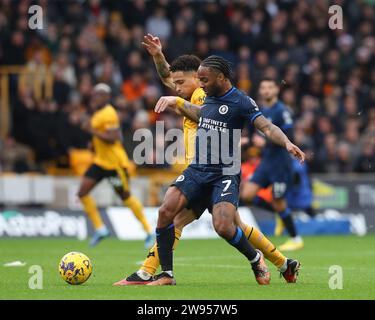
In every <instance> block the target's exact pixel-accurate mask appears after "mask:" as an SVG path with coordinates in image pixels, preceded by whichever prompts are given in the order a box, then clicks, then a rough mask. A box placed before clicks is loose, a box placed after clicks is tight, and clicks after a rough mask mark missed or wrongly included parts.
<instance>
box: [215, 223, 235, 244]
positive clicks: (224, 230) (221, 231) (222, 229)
mask: <svg viewBox="0 0 375 320" xmlns="http://www.w3.org/2000/svg"><path fill="white" fill-rule="evenodd" d="M213 225H214V229H215V231H216V233H217V234H218V235H219V236H220V237H222V238H224V239H231V238H232V230H231V228H230V226H231V224H230V222H229V221H227V220H226V219H215V220H214V221H213Z"/></svg>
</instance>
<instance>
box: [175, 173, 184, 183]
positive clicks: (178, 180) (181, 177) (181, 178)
mask: <svg viewBox="0 0 375 320" xmlns="http://www.w3.org/2000/svg"><path fill="white" fill-rule="evenodd" d="M184 180H185V176H184V175H183V174H182V175H180V176H178V178H177V179H176V182H181V181H184Z"/></svg>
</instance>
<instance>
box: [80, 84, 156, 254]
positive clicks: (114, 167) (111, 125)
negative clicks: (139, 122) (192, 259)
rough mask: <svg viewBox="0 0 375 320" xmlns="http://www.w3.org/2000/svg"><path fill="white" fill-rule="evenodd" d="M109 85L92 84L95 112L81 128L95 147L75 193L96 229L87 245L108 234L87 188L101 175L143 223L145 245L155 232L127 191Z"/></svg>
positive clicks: (126, 161) (125, 158)
mask: <svg viewBox="0 0 375 320" xmlns="http://www.w3.org/2000/svg"><path fill="white" fill-rule="evenodd" d="M110 99H111V89H110V87H109V86H108V85H106V84H104V83H99V84H97V85H96V86H95V87H94V90H93V94H92V100H91V107H92V108H93V109H94V110H93V111H94V114H93V115H92V117H91V118H90V119H88V121H86V122H84V123H83V125H82V128H83V129H84V130H86V131H87V132H89V133H90V134H92V145H93V148H94V161H93V164H92V165H91V166H90V167H89V169H88V170H87V171H86V173H85V174H84V176H83V178H82V181H81V185H80V188H79V191H78V197H79V199H80V201H81V203H82V205H83V208H84V211H85V212H86V214H87V215H88V217H89V219H90V221H91V222H92V224H93V226H94V228H95V233H94V236H93V238H92V239H91V242H90V245H91V246H95V245H96V244H97V243H98V242H99V241H100V240H102V239H103V238H105V237H107V236H108V235H109V231H108V229H107V227H106V226H105V225H104V223H103V220H102V218H101V216H100V213H99V211H98V209H97V207H96V204H95V201H94V199H93V198H92V197H91V196H90V195H89V193H90V191H91V190H92V189H93V188H94V187H95V186H96V185H97V184H98V183H99V182H100V181H101V180H102V179H103V178H107V179H108V181H109V183H110V184H111V185H112V187H113V189H114V190H115V192H116V193H117V194H118V195H119V197H120V198H121V200H122V203H123V204H124V205H125V206H127V207H129V208H130V209H131V210H132V211H133V213H134V215H135V217H136V218H137V219H138V220H139V222H140V223H141V224H142V226H143V228H144V230H145V232H146V233H147V237H146V247H148V248H149V247H150V246H151V245H152V243H153V242H154V236H153V233H152V229H151V226H150V224H149V223H148V221H147V219H146V217H145V215H144V213H143V206H142V204H141V202H140V201H139V200H138V199H137V198H136V197H135V196H133V195H131V193H130V189H129V175H128V168H129V159H128V156H127V154H126V151H125V149H124V147H123V145H122V142H121V139H122V136H121V129H120V121H119V117H118V115H117V112H116V110H115V108H114V107H113V106H112V105H111V104H110Z"/></svg>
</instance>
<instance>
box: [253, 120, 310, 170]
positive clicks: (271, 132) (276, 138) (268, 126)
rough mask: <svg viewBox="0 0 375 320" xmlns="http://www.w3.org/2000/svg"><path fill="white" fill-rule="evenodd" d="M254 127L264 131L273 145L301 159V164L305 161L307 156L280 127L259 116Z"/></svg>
mask: <svg viewBox="0 0 375 320" xmlns="http://www.w3.org/2000/svg"><path fill="white" fill-rule="evenodd" d="M254 126H255V127H256V128H257V129H258V130H260V131H262V132H263V133H264V135H265V136H266V137H267V138H268V139H270V140H271V141H272V142H273V143H275V144H278V145H280V146H282V147H285V148H286V149H287V150H288V152H289V153H290V154H292V155H293V156H295V157H296V158H297V159H299V161H300V162H301V163H302V162H303V161H305V154H304V153H303V152H302V151H301V150H300V148H298V147H297V146H296V145H295V144H293V143H292V142H291V141H290V140H289V139H288V137H287V136H286V135H285V134H284V132H282V131H281V129H280V128H279V127H278V126H275V125H274V124H272V122H270V121H269V120H267V119H266V118H265V117H264V116H262V115H261V116H258V117H257V118H256V119H255V120H254Z"/></svg>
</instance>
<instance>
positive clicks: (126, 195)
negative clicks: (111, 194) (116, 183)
mask: <svg viewBox="0 0 375 320" xmlns="http://www.w3.org/2000/svg"><path fill="white" fill-rule="evenodd" d="M120 197H121V199H122V200H123V201H125V200H127V199H129V197H130V192H129V191H121V193H120Z"/></svg>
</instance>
